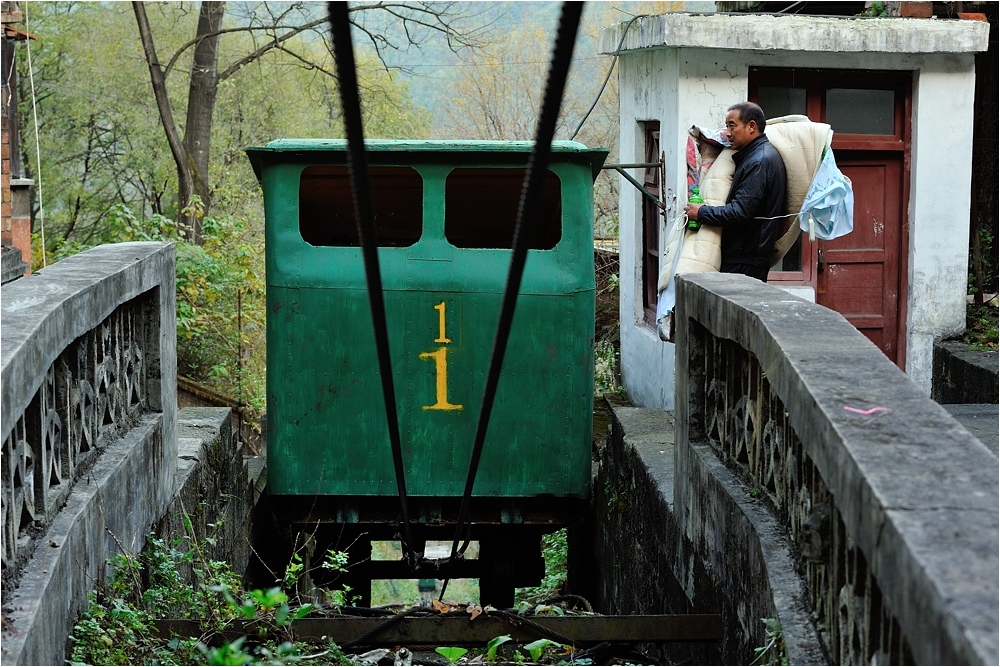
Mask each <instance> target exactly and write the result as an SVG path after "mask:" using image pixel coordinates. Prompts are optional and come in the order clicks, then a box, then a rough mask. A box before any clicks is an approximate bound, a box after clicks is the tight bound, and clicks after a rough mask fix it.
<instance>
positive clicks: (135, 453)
mask: <svg viewBox="0 0 1000 667" xmlns="http://www.w3.org/2000/svg"><path fill="white" fill-rule="evenodd" d="M162 421H163V420H162V417H161V416H160V415H158V414H157V415H147V417H146V418H145V419H144V420H143V421H142V423H140V425H139V426H138V427H136V428H134V429H132V430H131V431H130V432H129V433H128V434H126V436H125V437H124V438H122V439H121V440H119V441H117V442H116V443H115V444H113V445H111V446H110V447H108V448H107V449H105V450H104V451H103V452H102V453H101V455H100V456H99V457H98V458H97V460H96V461H95V462H94V465H93V467H92V468H91V469H90V470H89V471H88V473H87V474H86V475H84V477H83V478H81V479H80V481H78V482H77V483H76V486H75V487H74V489H73V493H72V494H70V496H69V499H68V500H67V502H66V505H65V507H63V509H62V510H61V511H59V512H58V513H57V514H56V516H55V517H54V519H53V521H52V523H51V524H50V525H49V527H48V530H47V532H46V534H45V536H44V537H43V538H42V539H40V540H38V542H37V547H36V548H35V550H34V552H33V553H32V555H31V556H30V557H29V559H28V562H27V564H26V565H25V566H24V570H23V573H22V575H21V579H20V582H19V585H18V586H17V588H16V589H14V590H13V591H12V592H11V593H10V594H9V595H4V599H3V616H4V624H3V650H2V656H3V658H2V662H3V664H5V665H61V664H65V662H66V657H67V656H66V643H67V638H68V637H69V634H70V631H71V630H72V628H73V625H74V624H75V623H76V619H77V618H78V617H79V615H80V613H81V612H82V611H83V610H84V609H85V608H86V605H87V595H88V594H89V593H90V591H92V590H94V589H95V588H96V587H97V586H98V585H100V584H101V583H102V582H104V581H105V579H106V576H107V574H108V569H107V566H106V561H107V559H108V558H110V557H111V556H113V555H115V554H117V553H119V550H120V549H121V548H124V549H125V550H126V551H128V552H129V553H135V552H137V551H139V550H140V549H141V548H142V546H143V545H144V544H145V539H146V535H147V533H148V532H149V529H150V526H151V525H153V523H154V522H155V521H156V520H157V519H158V518H159V517H157V516H154V515H153V513H154V511H155V510H154V508H155V504H154V503H153V502H152V499H151V497H150V496H151V495H153V496H155V495H156V494H158V491H156V490H155V489H152V488H150V483H151V482H152V483H154V484H155V481H156V480H157V479H158V478H159V475H158V474H157V473H156V471H155V470H151V468H156V467H157V466H158V465H159V461H160V457H159V456H158V455H157V453H156V452H157V450H159V449H161V448H162V441H161V429H162Z"/></svg>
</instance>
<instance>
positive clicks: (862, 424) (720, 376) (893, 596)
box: [674, 273, 1000, 665]
mask: <svg viewBox="0 0 1000 667" xmlns="http://www.w3.org/2000/svg"><path fill="white" fill-rule="evenodd" d="M677 283H678V298H677V304H678V305H677V341H678V345H677V363H676V368H677V408H676V415H675V417H676V431H675V433H676V447H675V478H674V479H675V484H674V508H675V514H676V521H677V524H678V527H679V531H680V533H681V534H682V535H683V537H684V538H685V541H689V542H690V543H691V545H692V547H693V549H694V551H695V552H697V553H698V554H699V555H700V556H701V558H702V561H703V562H704V564H705V565H704V567H705V568H706V569H707V570H708V572H709V575H710V577H711V578H712V580H713V581H716V582H718V584H719V585H720V586H721V587H722V588H727V587H728V588H730V589H739V588H741V587H753V586H754V585H755V583H754V582H753V581H752V580H751V578H750V577H747V576H746V573H745V572H741V569H740V568H741V566H740V563H742V562H743V561H745V560H746V555H745V554H743V553H733V552H732V550H731V549H726V548H724V543H725V541H726V535H727V534H729V533H731V532H732V531H731V530H729V529H727V523H728V522H734V521H735V519H734V517H733V516H730V514H731V512H728V513H727V512H720V511H718V507H717V506H711V505H712V503H711V498H712V497H713V494H712V493H709V492H706V490H705V489H703V488H700V486H699V485H702V484H704V483H705V482H704V481H703V480H704V478H705V477H706V475H705V474H704V472H703V471H704V469H705V467H706V465H707V464H706V463H705V462H704V459H705V457H706V455H707V456H708V457H709V458H715V459H718V460H719V461H721V462H722V463H723V464H724V465H725V467H726V468H728V470H729V471H731V472H732V473H733V474H734V475H735V477H736V478H737V479H739V480H741V482H742V483H743V484H744V485H745V488H747V489H748V490H749V495H750V496H753V497H754V498H759V499H761V500H763V501H764V503H765V505H766V506H768V507H769V508H770V510H771V513H772V514H773V515H774V516H775V517H776V518H777V520H778V523H779V524H780V526H781V529H782V532H784V533H785V534H786V535H787V536H788V538H790V543H791V545H792V552H793V554H794V555H793V559H794V561H795V567H796V569H797V570H798V571H799V573H800V574H801V575H802V578H803V581H804V587H805V594H804V597H805V600H806V604H807V606H808V607H809V608H810V612H811V615H812V618H813V622H814V624H815V626H816V629H817V633H818V636H819V638H820V642H821V644H822V645H823V649H824V652H825V653H826V654H827V657H828V659H829V660H830V662H831V664H865V665H868V664H913V663H918V664H997V663H998V627H1000V624H998V614H997V608H998V605H997V601H998V466H997V459H996V458H995V457H994V456H993V455H992V454H991V453H990V452H989V451H988V450H987V448H986V447H985V446H984V445H983V444H982V443H980V442H979V441H978V440H976V439H975V438H974V437H972V436H971V435H970V434H969V433H968V432H967V431H966V430H965V429H963V428H962V427H961V426H960V425H959V424H958V422H956V421H955V420H954V419H953V418H952V417H951V416H949V415H948V414H947V412H945V410H944V409H943V408H942V407H941V406H940V405H938V404H937V403H935V402H934V401H932V400H930V399H929V398H926V397H925V396H924V395H923V392H922V391H921V390H920V388H919V387H917V386H916V385H915V384H914V383H913V382H911V381H910V379H909V378H908V377H907V376H906V375H905V374H903V373H902V372H901V371H900V370H899V369H898V368H897V367H896V366H895V365H894V364H893V363H892V362H890V361H889V360H888V359H887V358H886V357H885V356H884V355H883V354H882V353H881V352H880V351H879V350H878V349H877V348H876V347H875V346H874V345H873V344H871V343H870V342H869V341H868V339H867V338H865V337H864V336H863V335H862V334H861V333H860V332H858V331H857V330H856V329H855V328H854V327H852V326H851V325H850V324H849V323H848V322H847V321H846V320H845V319H844V318H843V317H842V316H841V315H839V314H837V313H835V312H833V311H831V310H828V309H826V308H822V307H820V306H817V305H815V304H812V303H808V302H806V301H803V300H800V299H797V298H795V297H792V296H789V295H788V294H786V293H784V292H782V291H781V290H778V289H777V288H775V287H772V286H768V285H764V284H762V283H760V282H758V281H754V280H752V279H750V278H746V277H744V276H732V275H724V274H707V273H706V274H690V275H685V276H681V277H679V279H678V281H677ZM679 567H680V569H683V568H684V567H685V565H684V564H683V563H681V564H680V566H679ZM677 574H678V579H679V580H680V581H685V580H686V579H685V576H686V574H688V573H685V572H683V571H682V572H678V573H677ZM747 593H748V594H749V592H747ZM733 597H734V598H739V597H740V595H739V594H735V595H733ZM777 606H778V612H779V616H780V615H781V605H777ZM755 621H756V619H748V622H755Z"/></svg>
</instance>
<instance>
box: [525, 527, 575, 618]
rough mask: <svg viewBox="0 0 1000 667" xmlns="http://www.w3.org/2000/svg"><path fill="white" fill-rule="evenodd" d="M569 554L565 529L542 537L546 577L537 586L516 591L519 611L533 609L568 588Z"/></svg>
mask: <svg viewBox="0 0 1000 667" xmlns="http://www.w3.org/2000/svg"><path fill="white" fill-rule="evenodd" d="M567 553H568V548H567V541H566V529H565V528H562V529H560V530H557V531H555V532H554V533H549V534H548V535H545V536H543V537H542V557H543V558H544V559H545V576H544V577H543V578H542V582H541V583H540V584H538V585H537V586H532V587H530V588H517V589H515V590H514V598H515V606H516V607H517V608H518V609H519V610H521V611H527V610H529V609H533V608H535V607H536V605H538V604H541V603H544V602H546V601H548V600H549V599H551V598H554V597H556V596H557V595H559V594H560V593H561V592H562V591H563V589H564V588H565V587H566V563H567Z"/></svg>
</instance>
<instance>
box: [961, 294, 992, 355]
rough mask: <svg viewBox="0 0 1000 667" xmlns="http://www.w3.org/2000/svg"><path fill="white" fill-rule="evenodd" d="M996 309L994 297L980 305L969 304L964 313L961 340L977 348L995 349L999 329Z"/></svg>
mask: <svg viewBox="0 0 1000 667" xmlns="http://www.w3.org/2000/svg"><path fill="white" fill-rule="evenodd" d="M997 315H998V310H997V305H996V297H993V300H992V301H991V302H988V303H984V304H982V305H976V304H971V303H970V304H969V305H968V306H966V313H965V334H964V335H963V337H962V340H963V342H965V343H967V344H969V345H971V346H972V347H974V348H976V349H978V350H984V351H985V350H992V351H994V352H996V351H997V347H998V345H997V344H998V339H1000V331H998V327H997V322H998V317H997Z"/></svg>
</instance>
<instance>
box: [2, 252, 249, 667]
mask: <svg viewBox="0 0 1000 667" xmlns="http://www.w3.org/2000/svg"><path fill="white" fill-rule="evenodd" d="M0 296H2V318H3V320H2V321H3V328H2V343H3V350H2V373H3V376H2V383H3V437H4V439H3V495H2V506H3V514H2V516H3V619H4V623H3V643H2V662H3V664H12V665H13V664H34V665H58V664H64V663H65V661H66V657H67V653H66V649H67V638H68V636H69V634H70V631H71V629H72V627H73V624H74V623H75V622H76V620H77V618H78V617H79V615H80V613H81V612H82V611H83V609H84V608H85V606H86V605H87V604H88V600H87V596H88V594H89V593H90V592H91V591H93V590H95V589H97V588H99V587H100V586H101V584H102V583H103V582H104V581H105V579H106V577H107V576H108V575H109V574H110V572H109V571H108V567H107V565H106V562H107V559H108V558H110V557H111V556H114V555H117V554H119V553H122V552H124V553H126V554H129V555H134V554H136V553H138V552H139V551H141V550H142V548H143V547H144V546H145V542H146V537H147V536H148V535H149V534H150V533H155V534H156V535H158V536H159V537H161V538H164V539H165V540H167V541H172V540H174V539H176V538H181V537H187V538H190V539H193V540H196V541H197V542H198V543H199V545H200V547H201V548H202V549H203V550H205V551H206V554H205V555H206V557H207V558H210V559H212V560H226V561H228V562H229V563H230V564H231V565H232V566H233V568H234V569H235V570H236V571H237V572H242V571H243V570H244V569H245V567H246V564H247V561H248V559H249V555H250V540H249V535H248V532H247V531H248V528H249V525H250V513H251V511H252V507H253V504H254V502H255V500H256V497H257V495H259V492H260V490H261V489H259V488H258V486H257V484H258V482H259V481H260V479H261V473H262V470H263V460H262V459H256V458H252V457H244V456H243V455H242V451H241V448H240V445H239V442H238V441H237V439H236V438H235V437H234V435H233V429H232V420H231V418H230V410H229V409H228V408H189V409H185V410H178V409H177V400H176V354H175V347H174V345H175V340H176V335H175V330H176V327H175V323H174V317H175V315H174V254H173V247H172V246H171V245H170V244H163V243H127V244H119V245H110V246H101V247H99V248H95V249H93V250H90V251H87V252H84V253H81V254H79V255H76V256H74V257H71V258H69V259H66V260H63V261H61V262H59V263H57V264H54V265H52V266H50V267H49V268H47V269H45V270H43V271H41V272H39V273H36V274H35V275H33V276H31V277H28V278H23V279H20V280H18V281H16V282H14V283H11V284H9V285H4V287H3V290H2V294H0ZM182 574H183V573H182Z"/></svg>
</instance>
